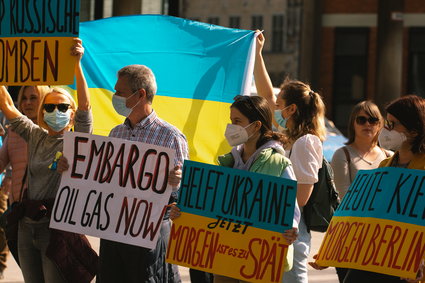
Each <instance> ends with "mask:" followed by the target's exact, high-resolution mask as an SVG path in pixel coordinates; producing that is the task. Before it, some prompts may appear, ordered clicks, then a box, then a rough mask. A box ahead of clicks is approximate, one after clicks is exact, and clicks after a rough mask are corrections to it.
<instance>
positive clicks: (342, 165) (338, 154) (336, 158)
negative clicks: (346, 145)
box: [331, 148, 351, 199]
mask: <svg viewBox="0 0 425 283" xmlns="http://www.w3.org/2000/svg"><path fill="white" fill-rule="evenodd" d="M331 166H332V170H333V171H334V181H335V187H336V189H337V191H338V193H339V197H340V198H341V199H342V197H343V196H344V195H345V193H346V192H347V189H348V187H349V186H350V183H351V180H350V172H349V170H350V167H349V166H348V162H347V158H346V157H345V154H344V151H343V149H342V148H340V149H338V150H337V151H335V153H334V155H333V156H332V161H331Z"/></svg>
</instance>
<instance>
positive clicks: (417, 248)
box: [316, 168, 425, 279]
mask: <svg viewBox="0 0 425 283" xmlns="http://www.w3.org/2000/svg"><path fill="white" fill-rule="evenodd" d="M424 181H425V172H424V171H422V170H412V169H401V168H380V169H375V170H361V171H359V172H358V174H357V175H356V178H355V179H354V181H353V183H352V184H351V186H350V188H349V189H348V191H347V194H346V195H345V196H344V198H343V200H342V202H341V204H340V205H339V207H338V210H337V211H336V212H335V215H334V217H333V218H332V221H331V223H330V225H329V228H328V230H327V232H326V235H325V237H324V239H323V242H322V245H321V247H320V250H319V254H318V257H317V260H316V262H317V263H318V264H319V265H322V266H337V267H349V268H355V269H361V270H368V271H373V272H378V273H384V274H388V275H394V276H400V277H404V278H412V279H414V278H416V273H417V271H418V268H419V265H420V262H421V259H423V258H424V255H425V197H424V195H425V183H424Z"/></svg>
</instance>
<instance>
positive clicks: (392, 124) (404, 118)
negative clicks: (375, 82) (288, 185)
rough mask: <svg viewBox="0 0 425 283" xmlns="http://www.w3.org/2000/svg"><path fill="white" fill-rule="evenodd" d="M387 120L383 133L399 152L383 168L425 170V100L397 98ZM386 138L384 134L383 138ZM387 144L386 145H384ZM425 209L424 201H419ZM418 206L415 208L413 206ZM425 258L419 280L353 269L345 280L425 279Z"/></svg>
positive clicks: (390, 282) (389, 282) (387, 281)
mask: <svg viewBox="0 0 425 283" xmlns="http://www.w3.org/2000/svg"><path fill="white" fill-rule="evenodd" d="M386 111H387V119H386V120H385V126H384V127H385V128H384V129H383V131H382V135H384V136H385V139H387V142H388V144H390V145H391V146H392V148H396V149H397V151H396V152H395V153H394V155H393V156H392V157H390V158H387V159H385V160H383V161H382V162H381V164H380V165H379V167H399V168H409V169H418V170H425V99H423V98H421V97H419V96H416V95H408V96H404V97H401V98H399V99H396V100H395V101H393V102H391V103H390V104H389V105H388V106H387V107H386ZM382 138H383V137H381V136H380V141H381V140H382ZM383 145H384V144H383ZM416 206H418V207H421V208H423V203H419V202H418V203H416ZM412 209H415V208H412ZM423 262H424V258H422V263H421V265H420V266H419V270H418V277H417V278H416V279H415V280H409V279H403V278H399V277H396V276H390V275H385V274H380V273H375V272H370V271H363V270H357V269H350V270H348V272H347V275H346V276H345V280H344V283H354V282H373V283H380V282H382V283H393V282H394V283H398V282H406V281H407V282H419V281H421V280H422V279H424V263H423Z"/></svg>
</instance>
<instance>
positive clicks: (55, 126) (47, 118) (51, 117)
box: [43, 109, 71, 132]
mask: <svg viewBox="0 0 425 283" xmlns="http://www.w3.org/2000/svg"><path fill="white" fill-rule="evenodd" d="M43 120H44V122H46V124H47V125H48V126H49V127H50V128H51V129H52V130H53V131H55V132H60V131H62V130H63V129H65V127H66V126H68V124H69V121H70V120H71V113H70V112H69V111H66V112H62V111H59V110H58V109H55V110H53V111H52V112H46V111H44V117H43Z"/></svg>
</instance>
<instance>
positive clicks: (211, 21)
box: [207, 17, 220, 25]
mask: <svg viewBox="0 0 425 283" xmlns="http://www.w3.org/2000/svg"><path fill="white" fill-rule="evenodd" d="M207 22H208V23H209V24H212V25H219V24H220V19H219V18H218V17H210V18H208V20H207Z"/></svg>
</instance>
